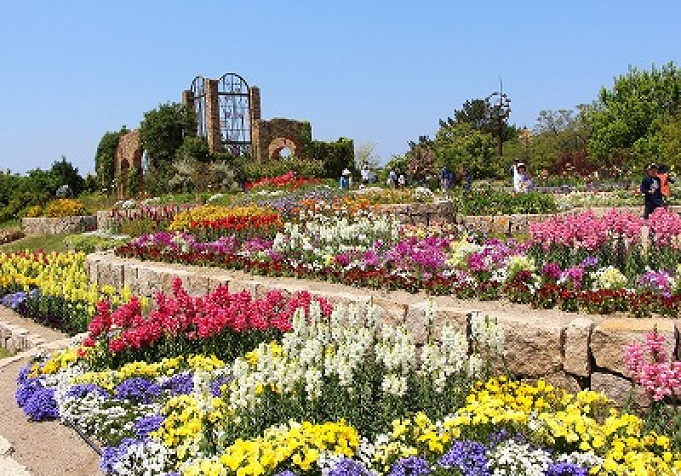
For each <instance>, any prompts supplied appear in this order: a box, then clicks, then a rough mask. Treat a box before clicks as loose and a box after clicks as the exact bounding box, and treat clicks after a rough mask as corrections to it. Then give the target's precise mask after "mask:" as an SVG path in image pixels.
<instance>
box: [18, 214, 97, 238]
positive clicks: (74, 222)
mask: <svg viewBox="0 0 681 476" xmlns="http://www.w3.org/2000/svg"><path fill="white" fill-rule="evenodd" d="M21 226H22V228H23V231H24V233H25V234H27V235H60V234H63V233H84V232H86V231H93V230H96V229H97V217H95V216H72V217H63V218H46V217H39V218H22V219H21Z"/></svg>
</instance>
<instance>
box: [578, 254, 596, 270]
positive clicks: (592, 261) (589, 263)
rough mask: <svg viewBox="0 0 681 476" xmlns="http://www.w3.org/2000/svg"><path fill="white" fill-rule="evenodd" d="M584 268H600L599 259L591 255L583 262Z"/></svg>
mask: <svg viewBox="0 0 681 476" xmlns="http://www.w3.org/2000/svg"><path fill="white" fill-rule="evenodd" d="M582 266H583V267H584V268H596V266H598V257H596V256H591V255H589V256H587V257H586V258H584V260H582Z"/></svg>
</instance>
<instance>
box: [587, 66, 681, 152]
mask: <svg viewBox="0 0 681 476" xmlns="http://www.w3.org/2000/svg"><path fill="white" fill-rule="evenodd" d="M680 106H681V70H679V69H678V68H677V67H676V66H675V65H674V63H667V64H666V65H664V66H662V68H656V67H655V66H653V67H652V68H651V70H650V71H640V70H638V69H636V68H634V67H631V66H630V67H629V71H628V72H627V74H625V75H622V76H620V77H618V78H615V83H614V85H613V86H612V88H610V89H607V88H605V87H604V88H602V89H601V91H600V94H599V98H598V104H597V107H596V108H595V109H594V110H593V111H592V113H591V114H590V122H591V126H592V128H593V134H592V136H591V139H590V141H589V151H590V152H591V153H592V154H593V155H594V156H595V157H596V158H597V159H599V160H600V161H605V160H610V159H612V158H613V157H616V156H624V157H631V158H630V159H629V160H630V161H631V164H629V165H642V164H643V163H644V162H646V161H649V160H651V159H653V158H655V157H656V156H658V155H659V154H660V152H661V146H660V142H659V137H658V134H659V132H660V128H661V125H662V122H663V119H664V118H665V117H668V116H669V115H673V114H676V112H677V111H678V109H679V107H680Z"/></svg>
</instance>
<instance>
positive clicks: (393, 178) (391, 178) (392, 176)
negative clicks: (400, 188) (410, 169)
mask: <svg viewBox="0 0 681 476" xmlns="http://www.w3.org/2000/svg"><path fill="white" fill-rule="evenodd" d="M388 185H389V186H390V188H395V187H397V174H396V173H395V169H390V173H389V174H388Z"/></svg>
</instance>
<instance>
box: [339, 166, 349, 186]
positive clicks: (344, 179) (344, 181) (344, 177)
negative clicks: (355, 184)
mask: <svg viewBox="0 0 681 476" xmlns="http://www.w3.org/2000/svg"><path fill="white" fill-rule="evenodd" d="M339 184H340V188H341V190H350V187H351V186H352V174H351V173H350V171H349V170H348V169H343V173H341V178H340V181H339Z"/></svg>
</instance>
